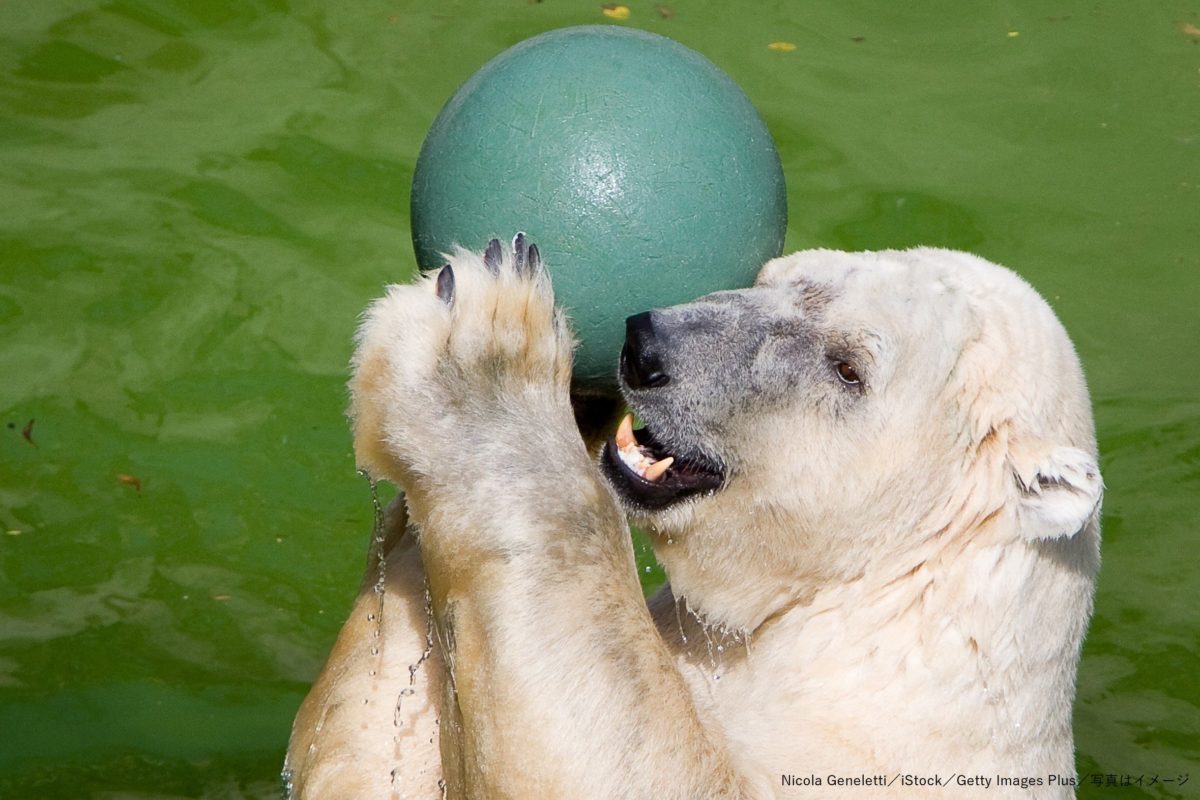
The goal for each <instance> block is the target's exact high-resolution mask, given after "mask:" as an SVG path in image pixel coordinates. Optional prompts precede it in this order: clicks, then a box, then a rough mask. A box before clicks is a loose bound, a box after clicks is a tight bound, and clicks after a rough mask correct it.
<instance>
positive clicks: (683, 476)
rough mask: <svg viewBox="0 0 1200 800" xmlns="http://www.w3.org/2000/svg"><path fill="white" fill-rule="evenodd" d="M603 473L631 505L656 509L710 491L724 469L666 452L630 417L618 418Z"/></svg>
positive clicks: (603, 459)
mask: <svg viewBox="0 0 1200 800" xmlns="http://www.w3.org/2000/svg"><path fill="white" fill-rule="evenodd" d="M600 464H601V467H602V468H603V470H604V473H605V475H606V476H607V477H608V479H609V481H611V482H612V484H613V486H615V487H616V488H617V491H618V492H620V493H621V495H622V496H624V498H625V499H626V500H628V501H629V502H630V503H632V504H633V505H636V506H639V507H641V508H644V509H647V510H658V509H661V508H666V507H667V506H669V505H671V504H672V503H675V502H677V501H679V500H682V499H684V498H686V497H690V496H692V495H695V494H702V493H711V492H715V491H716V490H717V489H720V488H721V484H723V483H724V482H725V475H724V471H723V470H722V469H721V468H720V467H718V466H716V465H715V464H713V463H711V462H709V461H707V460H705V459H703V458H698V457H695V456H684V455H677V454H673V453H671V452H669V451H668V450H667V448H666V447H665V446H663V445H662V443H660V442H659V441H658V440H657V439H655V438H654V434H653V432H651V431H650V430H649V429H648V428H641V429H639V430H636V431H635V430H634V429H633V417H632V416H631V415H626V416H625V418H624V419H623V420H621V425H620V427H619V428H618V429H617V435H616V436H615V437H613V438H612V439H609V440H608V442H607V443H606V444H605V446H604V453H603V455H602V456H601V458H600Z"/></svg>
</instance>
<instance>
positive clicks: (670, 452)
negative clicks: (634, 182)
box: [602, 248, 1102, 628]
mask: <svg viewBox="0 0 1200 800" xmlns="http://www.w3.org/2000/svg"><path fill="white" fill-rule="evenodd" d="M620 373H621V384H622V391H623V393H624V395H625V398H626V400H627V402H628V403H629V405H630V407H631V408H632V409H633V411H634V412H635V414H636V415H637V416H638V417H639V418H640V419H641V420H642V422H643V423H644V427H643V428H641V429H640V430H638V431H636V432H635V434H634V436H635V437H636V444H637V450H638V454H637V457H636V458H635V459H633V460H631V458H630V457H629V450H630V449H631V448H630V447H629V446H627V447H626V448H625V449H626V451H627V452H626V453H625V456H624V457H623V456H622V453H621V452H620V448H619V447H618V445H617V443H616V442H615V441H610V442H609V444H608V446H607V447H606V449H605V451H604V454H603V456H602V465H603V467H604V469H605V472H606V475H607V476H608V478H609V481H610V483H611V484H612V485H613V486H614V488H615V489H616V491H617V494H618V496H619V497H620V498H621V499H622V502H623V503H624V505H625V506H626V508H627V510H628V511H629V512H630V513H631V514H632V515H633V516H634V518H635V519H636V520H637V521H639V522H640V523H641V524H642V525H643V526H645V527H646V528H647V529H648V530H649V531H651V533H652V535H653V538H654V541H655V547H656V552H657V554H658V556H659V558H660V560H661V561H662V562H663V563H664V566H665V567H666V568H667V571H668V574H669V576H670V579H671V583H672V586H673V588H674V590H675V591H676V593H677V594H682V595H684V596H686V597H687V598H688V599H689V602H691V603H692V605H693V606H694V607H698V608H699V609H700V610H702V611H703V612H704V613H705V614H706V615H707V616H708V617H709V618H710V619H712V620H713V621H715V622H718V623H721V624H725V625H728V626H731V627H737V628H753V627H755V626H757V625H758V624H759V623H761V622H762V620H763V619H765V618H766V617H768V616H770V615H771V614H773V613H775V612H776V611H778V610H779V609H780V608H782V607H785V606H787V605H788V604H794V603H796V602H804V600H805V598H806V597H810V596H812V594H813V593H815V592H817V591H819V590H820V589H821V588H822V587H823V586H827V585H829V584H831V583H836V582H839V581H848V580H852V579H856V578H859V577H861V576H863V575H865V574H877V575H879V576H880V579H886V578H887V576H888V575H892V574H897V575H899V574H903V573H904V571H905V570H911V569H914V568H915V567H916V565H918V564H920V563H923V562H922V560H923V559H928V558H930V557H932V556H933V555H934V554H936V553H942V554H944V553H946V552H948V551H952V550H955V549H956V548H957V549H961V548H968V547H971V546H972V545H976V544H980V543H1000V544H1004V543H1006V542H1012V543H1018V544H1020V545H1021V546H1027V547H1036V546H1037V543H1046V542H1059V543H1064V544H1062V545H1061V547H1065V548H1067V550H1066V552H1065V555H1064V554H1063V553H1057V551H1053V548H1055V547H1060V545H1047V547H1048V548H1050V549H1047V550H1046V553H1047V556H1048V557H1051V556H1052V557H1055V558H1059V559H1060V560H1061V559H1062V558H1067V559H1068V560H1072V561H1073V562H1077V566H1078V569H1079V571H1081V572H1083V573H1086V574H1087V579H1088V580H1089V581H1090V580H1091V577H1092V575H1094V572H1095V569H1096V567H1097V564H1098V555H1097V546H1098V545H1097V542H1098V529H1097V517H1098V514H1099V506H1100V500H1101V495H1102V482H1101V479H1100V474H1099V469H1098V467H1097V462H1096V446H1095V437H1094V431H1093V423H1092V418H1091V410H1090V404H1089V400H1088V395H1087V389H1086V386H1085V383H1084V379H1083V373H1082V370H1081V368H1080V364H1079V360H1078V358H1077V357H1076V355H1075V351H1074V348H1073V347H1072V345H1071V342H1070V340H1069V339H1068V337H1067V335H1066V333H1065V331H1064V330H1063V328H1062V326H1061V325H1060V323H1059V322H1058V320H1057V319H1056V318H1055V316H1054V314H1053V312H1052V311H1051V310H1050V308H1049V306H1048V305H1047V304H1046V302H1045V301H1044V300H1043V299H1042V298H1041V297H1040V296H1038V294H1037V293H1036V292H1035V291H1034V290H1033V289H1032V288H1031V287H1030V286H1029V285H1028V284H1027V283H1025V282H1024V281H1023V280H1021V279H1020V278H1019V277H1017V276H1016V275H1015V274H1014V273H1012V272H1011V271H1009V270H1007V269H1005V268H1003V267H1000V266H997V265H995V264H992V263H989V262H987V261H985V260H983V259H981V258H978V257H975V256H971V255H968V254H965V253H958V252H952V251H947V250H938V249H931V248H919V249H914V250H908V251H903V252H896V251H887V252H877V253H842V252H832V251H824V250H813V251H805V252H800V253H796V254H793V255H790V256H786V257H783V258H779V259H775V260H773V261H771V262H769V263H768V264H767V265H766V266H765V267H763V269H762V271H761V273H760V274H759V277H758V280H757V281H756V283H755V285H754V286H753V287H751V288H748V289H743V290H738V291H728V292H718V293H716V294H712V295H708V296H705V297H702V298H700V299H699V300H696V301H695V302H692V303H688V304H685V305H681V306H675V307H672V308H666V309H658V310H654V311H651V312H647V313H645V314H639V315H637V316H635V317H631V318H630V319H629V321H628V332H627V340H626V346H625V349H624V351H623V353H622V360H621V370H620ZM626 443H627V445H628V440H627V442H626ZM667 457H671V458H673V459H674V460H673V462H671V465H670V467H669V468H667V469H666V471H665V473H663V474H662V475H661V476H657V477H655V476H654V475H653V474H652V475H651V477H654V479H653V480H647V478H646V477H645V469H644V465H646V464H653V463H654V462H656V461H661V460H663V459H665V458H667ZM635 462H638V463H635ZM1081 534H1082V535H1081ZM1076 540H1078V542H1077V544H1074V545H1073V544H1069V543H1070V542H1072V541H1076ZM1072 548H1075V549H1072ZM1052 551H1053V552H1052Z"/></svg>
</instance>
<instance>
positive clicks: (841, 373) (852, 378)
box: [833, 361, 862, 386]
mask: <svg viewBox="0 0 1200 800" xmlns="http://www.w3.org/2000/svg"><path fill="white" fill-rule="evenodd" d="M833 368H834V369H835V370H836V371H837V376H838V377H839V378H840V379H841V381H842V383H844V384H846V385H847V386H860V385H862V378H860V377H858V371H857V370H855V369H854V367H852V366H850V365H849V364H847V363H846V362H845V361H839V362H837V363H836V364H834V365H833Z"/></svg>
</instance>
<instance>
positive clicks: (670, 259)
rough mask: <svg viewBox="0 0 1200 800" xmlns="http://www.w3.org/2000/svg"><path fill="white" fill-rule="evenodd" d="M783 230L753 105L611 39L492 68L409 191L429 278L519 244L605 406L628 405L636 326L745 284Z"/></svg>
mask: <svg viewBox="0 0 1200 800" xmlns="http://www.w3.org/2000/svg"><path fill="white" fill-rule="evenodd" d="M786 224H787V198H786V192H785V188H784V182H783V171H782V169H781V168H780V163H779V154H778V153H777V152H776V150H775V144H774V142H773V141H772V140H771V135H770V133H769V132H768V131H767V128H766V125H764V124H763V121H762V119H761V118H760V117H759V115H758V113H757V112H756V111H755V110H754V107H753V106H752V105H751V104H750V101H749V100H748V99H747V98H746V96H745V94H743V93H742V91H741V90H740V89H739V88H738V87H737V85H736V84H734V82H733V81H732V80H731V79H730V78H729V76H728V75H726V74H725V73H724V72H722V71H721V70H720V69H718V68H717V67H716V66H714V65H713V64H712V63H711V62H710V61H708V60H707V59H706V58H704V57H703V56H701V55H700V54H699V53H696V52H695V51H693V50H690V49H688V48H687V47H684V46H683V45H681V44H679V43H677V42H674V41H672V40H670V39H667V38H664V37H662V36H657V35H654V34H650V33H645V32H643V31H637V30H631V29H627V28H619V27H612V26H586V27H576V28H564V29H560V30H556V31H551V32H550V33H546V34H543V35H541V36H537V37H535V38H532V39H528V40H526V41H524V42H521V43H520V44H517V45H516V46H514V47H512V48H510V49H509V50H506V51H505V52H503V53H501V54H500V55H499V56H497V57H496V58H494V59H492V60H491V61H489V62H488V63H487V64H485V65H484V66H483V67H482V68H481V69H480V70H479V71H478V72H476V73H475V74H474V75H473V76H472V77H471V78H470V79H469V80H468V81H467V82H466V83H465V84H464V85H463V86H462V88H460V89H459V90H458V91H457V92H456V93H455V94H454V96H453V97H451V98H450V100H449V102H447V103H446V106H445V107H444V108H443V109H442V110H441V113H439V114H438V116H437V119H436V120H435V121H434V123H433V127H432V128H431V129H430V131H429V134H428V136H427V137H426V139H425V143H424V145H423V146H422V147H421V152H420V156H419V157H418V159H417V165H416V170H415V174H414V176H413V192H412V231H413V244H414V247H415V249H416V254H417V262H418V264H419V265H420V266H421V267H422V268H423V269H430V268H435V267H438V266H440V265H441V264H442V263H443V262H444V258H443V257H442V255H441V254H442V253H445V252H448V251H450V250H451V249H452V248H453V246H454V245H455V244H461V245H462V246H464V247H467V248H469V249H472V250H480V249H483V247H484V246H485V245H486V244H487V242H488V241H489V240H490V239H492V238H493V237H496V238H499V239H501V240H508V239H510V238H511V237H512V235H513V233H514V232H516V231H524V232H525V233H526V235H527V236H528V240H529V241H531V242H535V243H537V245H538V247H539V249H540V250H541V253H542V257H543V260H544V261H545V263H546V266H547V267H548V269H549V271H550V274H551V277H552V279H553V281H554V288H555V294H556V296H557V299H558V302H559V303H560V304H562V305H563V306H564V307H565V308H566V309H567V312H568V314H569V316H570V318H571V322H572V327H573V328H574V330H575V333H576V336H577V337H578V339H579V342H580V346H579V349H578V351H577V352H576V356H575V380H576V383H577V385H578V386H579V387H581V388H585V389H589V390H593V391H599V392H613V391H615V389H616V372H617V360H618V354H619V353H620V350H621V345H622V342H623V340H624V336H625V318H626V317H627V316H630V315H632V314H636V313H638V312H641V311H645V310H647V309H649V308H654V307H662V306H669V305H673V304H676V303H682V302H685V301H688V300H692V299H695V298H696V297H697V296H699V295H702V294H706V293H708V292H713V291H718V290H721V289H734V288H740V287H744V286H747V285H749V284H750V283H752V282H753V280H754V276H755V274H756V272H757V271H758V268H759V267H761V266H762V264H763V263H764V262H765V261H767V260H768V259H770V258H773V257H775V256H777V255H779V253H780V251H781V249H782V247H783V236H784V231H785V227H786Z"/></svg>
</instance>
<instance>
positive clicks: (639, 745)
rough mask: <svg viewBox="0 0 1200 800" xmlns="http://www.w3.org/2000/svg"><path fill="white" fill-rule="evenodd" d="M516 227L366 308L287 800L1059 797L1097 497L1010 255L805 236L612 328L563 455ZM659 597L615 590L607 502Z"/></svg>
mask: <svg viewBox="0 0 1200 800" xmlns="http://www.w3.org/2000/svg"><path fill="white" fill-rule="evenodd" d="M571 352H572V340H571V336H570V332H569V329H568V326H567V325H566V323H565V322H564V320H563V317H562V315H561V313H560V312H559V311H557V310H556V309H555V307H554V303H553V295H552V290H551V285H550V281H549V278H548V276H547V274H546V271H545V270H544V269H543V268H542V266H541V263H540V255H539V254H538V252H537V250H536V248H535V247H532V246H529V245H527V244H526V243H525V241H524V239H523V237H521V236H518V237H517V239H516V240H515V242H514V244H513V247H512V248H501V247H500V245H499V243H497V242H493V244H492V245H491V246H490V247H489V249H488V251H487V252H486V253H484V254H482V255H477V254H472V253H468V252H465V251H458V252H456V253H455V254H454V255H453V256H452V257H451V258H450V263H449V264H448V265H447V266H446V267H444V268H442V269H441V270H440V271H439V272H437V273H436V274H434V275H429V276H426V277H423V278H421V279H419V280H418V281H417V282H416V283H415V284H414V285H409V286H393V287H390V288H389V290H388V293H387V295H386V296H385V297H384V298H382V299H380V300H378V301H376V302H375V303H374V304H373V305H372V306H371V307H370V308H369V309H368V311H367V314H366V317H365V321H364V323H363V325H362V328H361V331H360V333H359V336H358V341H357V351H356V353H355V356H354V361H353V368H354V375H353V378H352V380H351V384H350V388H351V395H352V408H351V414H352V417H353V421H354V438H355V451H356V454H357V457H358V460H359V463H360V464H361V465H362V466H363V467H364V468H365V469H367V470H368V471H369V472H370V474H371V475H373V476H375V477H377V478H380V479H386V480H390V481H393V482H395V483H396V484H397V485H399V486H401V487H402V488H403V489H404V492H405V495H404V497H405V502H404V503H397V504H395V505H393V506H392V508H390V509H389V510H388V514H387V520H386V521H385V524H384V525H383V527H382V530H383V531H384V533H383V534H381V535H379V536H377V537H376V541H375V542H374V543H373V548H372V554H371V558H370V562H369V564H368V569H367V576H366V578H365V579H364V582H363V588H362V591H361V592H360V595H359V599H358V601H357V603H356V605H355V607H354V610H353V612H352V614H351V618H350V620H349V621H348V622H347V623H346V627H345V628H344V629H343V631H342V634H341V636H340V637H339V639H338V642H337V644H336V645H335V648H334V651H333V653H332V655H331V656H330V659H329V662H328V663H327V664H326V667H325V670H324V671H323V672H322V674H321V676H320V678H319V679H318V681H317V683H316V685H315V686H314V688H313V690H312V692H311V693H310V695H309V696H308V698H307V699H306V700H305V703H304V705H303V707H302V708H301V711H300V714H299V715H298V717H297V719H296V723H295V726H294V728H293V734H292V741H291V745H290V749H289V754H288V763H287V768H286V769H287V772H286V776H287V778H288V780H289V787H290V789H291V792H292V794H293V796H295V797H305V798H326V799H329V798H366V797H370V798H376V797H434V798H436V797H442V796H448V797H453V798H460V797H467V798H533V797H537V798H680V799H681V800H682V799H683V798H688V799H689V800H696V799H697V798H714V799H715V798H747V799H748V798H755V799H758V798H775V797H779V798H785V797H786V798H793V797H794V798H801V797H812V798H828V797H838V798H856V797H864V798H867V797H869V798H881V797H906V798H907V797H955V798H958V797H974V796H978V797H988V798H999V797H1022V798H1027V797H1039V798H1063V797H1072V796H1073V795H1074V789H1073V785H1074V783H1075V770H1074V753H1073V744H1072V733H1071V706H1072V701H1073V696H1074V690H1075V673H1076V666H1077V663H1078V659H1079V652H1080V647H1081V643H1082V640H1083V636H1084V632H1085V629H1086V626H1087V622H1088V619H1089V616H1090V614H1091V609H1092V595H1093V588H1094V582H1095V576H1096V573H1097V570H1098V567H1099V514H1100V503H1101V498H1102V492H1103V484H1102V481H1101V477H1100V473H1099V469H1098V467H1097V454H1096V443H1095V435H1094V429H1093V423H1092V418H1091V411H1090V404H1089V400H1088V394H1087V389H1086V386H1085V383H1084V378H1083V373H1082V370H1081V368H1080V364H1079V360H1078V358H1077V357H1076V354H1075V351H1074V349H1073V347H1072V345H1071V343H1070V341H1069V339H1068V337H1067V335H1066V333H1065V331H1064V330H1063V328H1062V326H1061V325H1060V324H1059V322H1058V320H1057V319H1056V318H1055V316H1054V314H1053V312H1052V311H1051V310H1050V308H1049V306H1048V305H1047V304H1046V303H1045V302H1044V301H1043V300H1042V299H1041V298H1040V297H1039V296H1038V295H1037V294H1036V292H1034V290H1033V289H1032V288H1031V287H1030V286H1029V285H1028V284H1027V283H1025V282H1024V281H1023V280H1021V279H1020V278H1019V277H1017V276H1016V275H1015V274H1014V273H1012V272H1010V271H1009V270H1007V269H1005V268H1003V267H1000V266H997V265H995V264H992V263H989V262H987V261H985V260H983V259H981V258H978V257H975V256H972V255H968V254H965V253H959V252H952V251H948V250H939V249H931V248H918V249H913V250H907V251H902V252H898V251H886V252H871V253H843V252H833V251H827V250H812V251H805V252H800V253H796V254H793V255H789V256H786V257H783V258H779V259H776V260H773V261H771V262H769V263H767V264H766V265H765V266H764V267H763V268H762V271H761V273H760V275H759V277H758V279H757V281H756V283H755V284H754V286H752V287H751V288H747V289H743V290H738V291H727V292H718V293H716V294H712V295H708V296H705V297H702V298H700V299H698V300H696V301H695V302H692V303H688V304H685V305H681V306H676V307H672V308H667V309H658V310H654V311H650V312H647V313H644V314H639V315H636V316H634V317H631V318H630V319H629V320H628V322H627V338H626V344H625V347H624V350H623V352H622V353H621V359H620V381H621V388H622V392H623V394H624V397H625V399H626V402H627V403H628V406H629V407H630V409H631V410H632V411H633V412H635V413H636V414H637V416H638V417H639V418H640V419H641V421H642V422H643V423H644V427H641V428H640V429H638V430H633V429H632V426H631V425H630V424H629V421H628V419H626V420H625V421H623V422H622V424H621V425H620V427H619V428H618V430H617V431H616V434H615V436H612V437H611V438H608V439H607V440H606V441H604V442H603V444H602V446H601V447H600V448H599V452H598V453H594V454H590V453H589V451H588V448H587V447H586V446H585V441H584V437H582V436H581V433H580V430H579V428H578V427H577V424H576V419H575V418H574V416H573V411H572V402H571V400H572V399H571V394H570V375H571ZM627 515H629V516H631V517H633V518H634V519H635V520H636V521H638V522H639V523H640V524H641V525H642V526H643V527H644V528H645V529H646V530H647V531H648V532H649V533H650V536H651V538H652V540H653V543H654V547H655V553H656V555H657V557H658V558H659V560H660V561H661V562H662V564H663V565H664V567H665V568H666V571H667V574H668V577H669V580H670V584H669V586H667V587H665V588H664V590H663V591H662V592H660V593H659V594H658V595H657V596H656V597H655V598H653V599H652V600H651V601H650V602H649V604H647V603H646V602H644V601H643V600H642V596H641V593H640V591H639V586H638V581H637V577H636V575H635V568H634V557H633V552H632V547H631V544H630V540H629V536H628V532H627V528H626V516H627Z"/></svg>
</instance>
